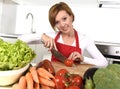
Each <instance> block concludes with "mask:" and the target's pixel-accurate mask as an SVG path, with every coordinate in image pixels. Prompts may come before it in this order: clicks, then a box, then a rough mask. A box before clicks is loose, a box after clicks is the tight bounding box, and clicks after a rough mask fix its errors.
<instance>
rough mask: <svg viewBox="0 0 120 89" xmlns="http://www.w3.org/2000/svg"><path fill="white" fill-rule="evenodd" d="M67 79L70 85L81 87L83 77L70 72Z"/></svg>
mask: <svg viewBox="0 0 120 89" xmlns="http://www.w3.org/2000/svg"><path fill="white" fill-rule="evenodd" d="M69 81H71V84H70V85H74V86H79V87H82V84H83V79H82V77H81V76H80V75H78V74H71V76H70V77H69Z"/></svg>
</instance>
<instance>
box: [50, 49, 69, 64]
mask: <svg viewBox="0 0 120 89" xmlns="http://www.w3.org/2000/svg"><path fill="white" fill-rule="evenodd" d="M51 51H52V54H53V55H54V56H55V57H56V58H57V59H58V60H59V61H61V62H64V61H65V60H66V59H67V57H65V56H64V55H63V54H62V53H60V52H59V51H57V50H56V49H55V48H52V49H51Z"/></svg>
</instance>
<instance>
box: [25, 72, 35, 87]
mask: <svg viewBox="0 0 120 89" xmlns="http://www.w3.org/2000/svg"><path fill="white" fill-rule="evenodd" d="M25 77H26V81H27V89H34V88H33V84H34V82H33V78H32V74H31V73H30V72H27V74H26V75H25Z"/></svg>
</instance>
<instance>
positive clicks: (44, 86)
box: [41, 85, 54, 89]
mask: <svg viewBox="0 0 120 89" xmlns="http://www.w3.org/2000/svg"><path fill="white" fill-rule="evenodd" d="M41 89H54V88H51V87H49V86H46V85H41Z"/></svg>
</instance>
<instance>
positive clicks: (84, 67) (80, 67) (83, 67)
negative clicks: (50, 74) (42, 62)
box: [52, 62, 94, 77]
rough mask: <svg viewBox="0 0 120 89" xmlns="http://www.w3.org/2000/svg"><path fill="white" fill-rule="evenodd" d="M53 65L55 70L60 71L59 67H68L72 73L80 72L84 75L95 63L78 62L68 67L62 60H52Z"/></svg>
mask: <svg viewBox="0 0 120 89" xmlns="http://www.w3.org/2000/svg"><path fill="white" fill-rule="evenodd" d="M52 65H53V67H54V69H55V71H58V70H59V69H62V68H64V69H67V70H68V71H69V72H70V73H75V74H79V75H80V76H82V77H83V75H84V73H85V71H86V70H87V69H89V68H91V67H93V66H94V65H90V64H78V65H76V66H73V67H67V66H65V65H64V64H63V63H60V62H52Z"/></svg>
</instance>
